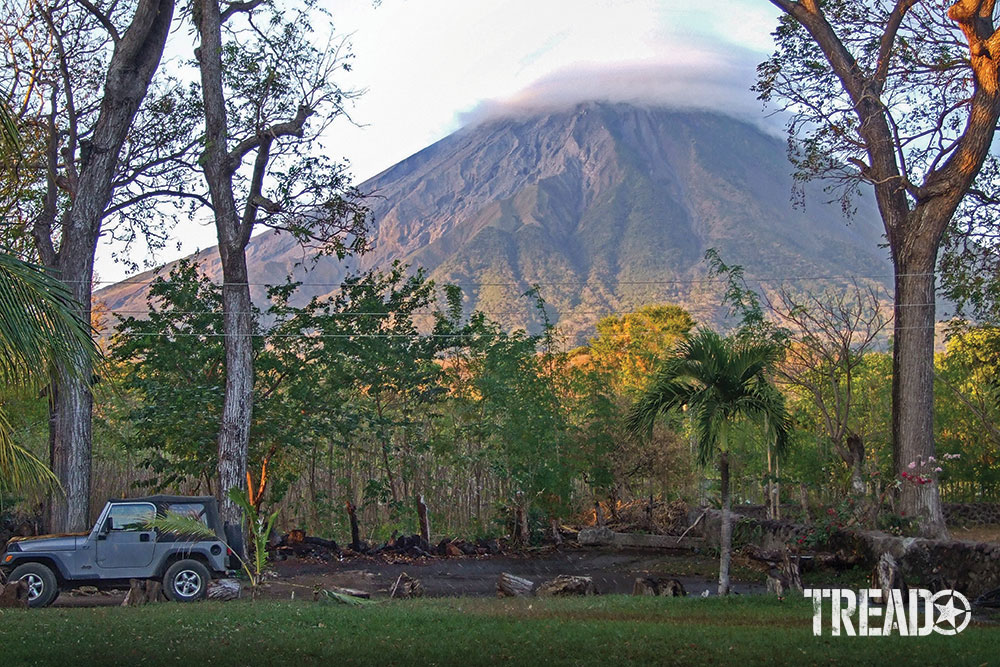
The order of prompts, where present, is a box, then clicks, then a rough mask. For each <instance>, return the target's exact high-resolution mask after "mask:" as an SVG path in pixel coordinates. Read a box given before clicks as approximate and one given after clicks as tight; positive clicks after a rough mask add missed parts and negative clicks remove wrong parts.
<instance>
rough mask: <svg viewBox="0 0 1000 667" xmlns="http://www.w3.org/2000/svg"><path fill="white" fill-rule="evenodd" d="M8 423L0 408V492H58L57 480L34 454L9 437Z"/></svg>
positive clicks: (59, 487)
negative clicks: (30, 490) (34, 490)
mask: <svg viewBox="0 0 1000 667" xmlns="http://www.w3.org/2000/svg"><path fill="white" fill-rule="evenodd" d="M10 432H11V429H10V423H9V422H8V421H7V415H6V414H4V412H3V409H2V408H0V492H5V493H22V492H24V491H27V490H29V489H37V490H40V491H59V490H60V489H61V488H62V487H61V486H60V485H59V480H58V479H57V478H56V476H55V475H54V474H53V473H52V471H51V470H50V469H49V467H48V466H47V465H45V464H44V463H42V461H40V460H39V459H38V457H36V456H35V455H34V454H32V453H31V452H29V451H28V450H27V449H25V448H24V447H21V446H20V445H18V444H16V443H15V442H14V441H13V440H12V439H11V437H10Z"/></svg>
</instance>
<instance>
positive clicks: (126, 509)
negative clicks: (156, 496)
mask: <svg viewBox="0 0 1000 667" xmlns="http://www.w3.org/2000/svg"><path fill="white" fill-rule="evenodd" d="M154 516H156V507H154V506H153V504H152V503H114V504H112V505H111V507H109V508H108V512H107V514H106V515H105V518H104V525H102V526H101V527H100V529H99V532H98V535H97V566H98V567H101V568H106V569H122V568H138V567H145V566H147V565H149V564H150V563H151V562H152V561H153V549H154V548H155V547H156V533H155V532H154V531H153V530H152V529H151V528H149V527H148V524H149V522H150V521H152V519H153V517H154Z"/></svg>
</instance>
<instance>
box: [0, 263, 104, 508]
mask: <svg viewBox="0 0 1000 667" xmlns="http://www.w3.org/2000/svg"><path fill="white" fill-rule="evenodd" d="M78 310H79V306H78V304H76V303H75V302H74V301H73V298H72V296H71V294H70V292H69V290H68V289H67V288H66V286H65V285H63V284H62V283H61V282H59V281H58V280H56V279H55V278H53V277H52V276H50V275H49V274H48V273H46V272H45V271H44V270H43V269H42V268H41V267H38V266H35V265H32V264H28V263H26V262H23V261H21V260H19V259H17V258H16V257H13V256H12V255H8V254H6V253H0V384H2V385H4V387H5V388H6V389H12V388H36V389H37V388H38V387H41V386H43V385H45V384H46V383H47V382H48V379H49V376H48V374H49V372H51V371H53V370H54V369H55V368H63V369H66V372H68V373H71V374H74V373H75V374H77V375H79V373H81V372H82V370H81V369H83V368H89V365H90V364H91V363H93V362H94V361H97V360H98V359H99V358H100V354H99V351H98V349H97V347H96V345H95V344H94V341H93V339H92V338H91V330H90V325H89V323H86V322H84V321H82V320H81V319H80V316H79V315H78ZM58 486H59V483H58V481H57V480H56V478H55V476H54V475H53V474H52V472H51V471H50V470H49V469H48V467H47V466H46V465H45V464H44V463H42V462H41V461H40V460H39V459H38V458H37V457H36V456H35V455H34V454H32V453H31V452H30V451H29V450H28V449H26V448H25V447H23V446H21V445H20V444H18V443H16V442H14V440H13V439H12V437H11V425H10V421H9V419H8V417H7V415H6V413H5V412H4V410H3V406H2V405H0V492H12V491H13V492H20V491H23V490H25V489H28V488H31V487H36V488H37V487H43V488H58Z"/></svg>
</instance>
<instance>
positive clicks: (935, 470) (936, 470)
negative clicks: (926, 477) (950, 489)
mask: <svg viewBox="0 0 1000 667" xmlns="http://www.w3.org/2000/svg"><path fill="white" fill-rule="evenodd" d="M942 470H943V468H934V472H941V471H942Z"/></svg>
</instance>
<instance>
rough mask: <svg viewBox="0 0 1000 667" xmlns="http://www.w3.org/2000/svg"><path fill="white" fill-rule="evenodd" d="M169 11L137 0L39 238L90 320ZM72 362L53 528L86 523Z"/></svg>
mask: <svg viewBox="0 0 1000 667" xmlns="http://www.w3.org/2000/svg"><path fill="white" fill-rule="evenodd" d="M173 15H174V2H173V0H140V1H139V3H138V5H137V6H136V10H135V14H134V16H133V18H132V22H131V23H130V25H129V28H128V30H126V31H125V33H124V34H123V35H122V36H121V38H120V39H119V41H118V44H117V45H116V46H115V49H114V52H113V53H112V55H111V60H110V62H109V63H108V73H107V77H106V78H105V83H104V97H103V98H102V99H101V107H100V111H99V113H98V117H97V121H96V123H95V124H94V127H93V131H92V133H91V135H90V137H88V140H87V142H86V146H84V142H81V147H82V150H81V159H80V164H79V174H80V176H79V182H78V184H77V190H76V193H75V196H74V198H73V208H72V210H71V211H70V215H69V221H68V222H67V224H66V225H65V227H64V228H63V230H62V238H61V242H60V245H59V249H58V253H56V252H55V251H54V248H53V247H52V245H51V244H52V241H51V238H45V239H42V238H39V237H37V236H36V241H38V242H39V244H40V246H43V247H39V254H40V256H41V257H42V259H43V261H44V262H45V264H46V265H48V266H49V267H50V268H54V269H56V270H57V271H58V272H59V278H60V279H61V280H63V281H64V282H66V283H67V285H69V287H70V289H71V291H72V293H73V297H74V298H75V299H76V300H77V301H78V302H79V307H80V310H79V313H80V317H81V319H82V320H83V321H84V322H87V323H89V322H90V313H91V303H90V301H91V296H92V281H93V274H94V254H95V253H96V251H97V239H98V238H99V237H100V234H101V223H102V221H103V218H104V212H105V209H106V208H107V205H108V201H110V199H111V194H112V179H113V178H114V175H115V172H116V170H117V168H118V160H119V156H120V155H121V151H122V146H124V144H125V139H126V138H127V136H128V133H129V130H130V129H131V127H132V124H133V122H134V120H135V114H136V112H137V111H138V110H139V105H140V104H141V103H142V100H143V99H144V98H145V97H146V92H147V90H148V89H149V83H150V81H151V80H152V78H153V74H154V73H155V72H156V68H157V67H159V64H160V58H161V57H162V55H163V48H164V45H165V44H166V40H167V34H168V33H169V31H170V24H171V21H172V20H173ZM75 366H76V367H75V368H62V369H59V371H58V374H57V377H56V379H55V383H54V384H55V387H54V394H55V398H54V400H53V402H52V412H53V414H52V415H51V424H52V428H53V432H52V434H51V439H50V445H51V454H52V465H53V469H54V470H55V472H56V475H57V476H58V477H59V481H60V482H61V483H62V486H63V491H64V492H65V495H62V496H57V497H55V498H54V499H53V502H52V512H51V520H52V525H51V529H52V530H53V531H56V532H66V531H78V530H84V529H86V528H87V527H88V526H89V519H90V517H89V514H90V468H91V459H92V455H91V452H92V442H93V440H92V431H91V428H92V426H91V422H92V413H93V397H92V395H91V392H90V384H91V376H92V375H93V369H92V368H91V365H90V362H89V360H87V359H84V358H80V359H79V360H78V362H77V363H76V364H75Z"/></svg>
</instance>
